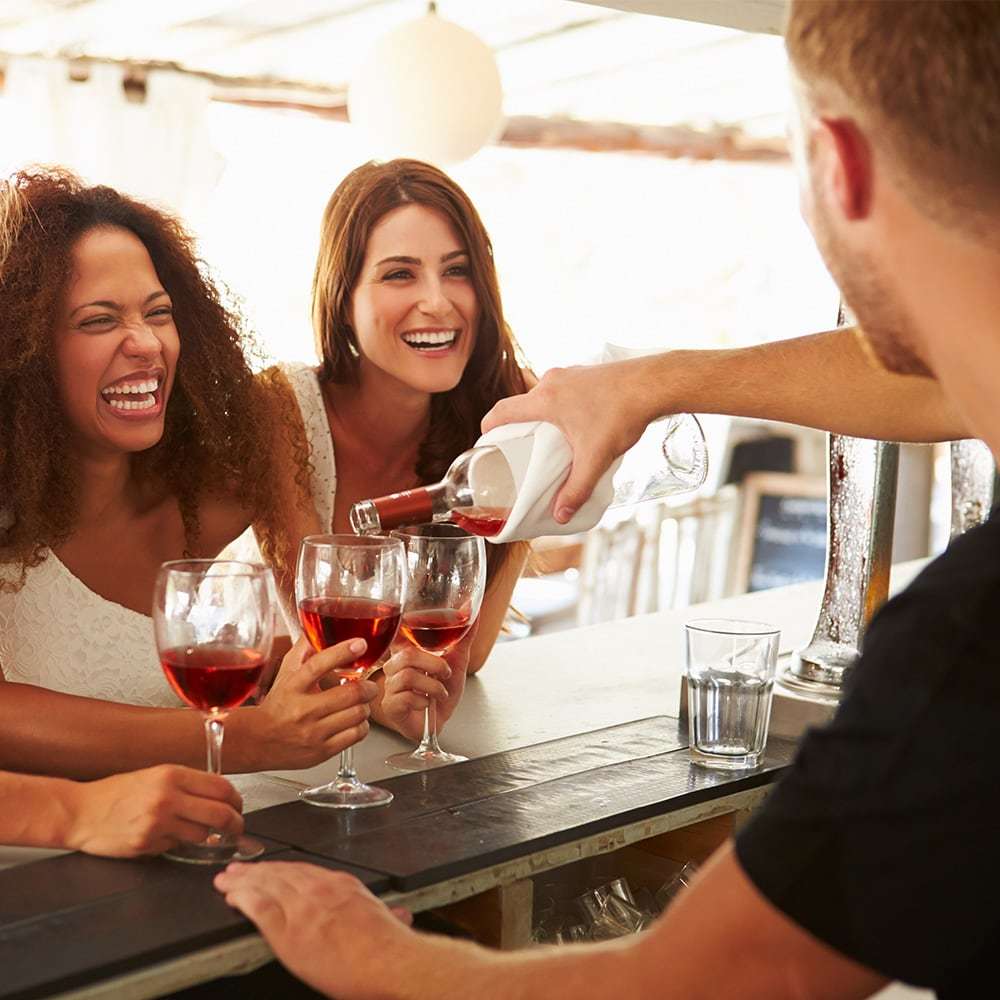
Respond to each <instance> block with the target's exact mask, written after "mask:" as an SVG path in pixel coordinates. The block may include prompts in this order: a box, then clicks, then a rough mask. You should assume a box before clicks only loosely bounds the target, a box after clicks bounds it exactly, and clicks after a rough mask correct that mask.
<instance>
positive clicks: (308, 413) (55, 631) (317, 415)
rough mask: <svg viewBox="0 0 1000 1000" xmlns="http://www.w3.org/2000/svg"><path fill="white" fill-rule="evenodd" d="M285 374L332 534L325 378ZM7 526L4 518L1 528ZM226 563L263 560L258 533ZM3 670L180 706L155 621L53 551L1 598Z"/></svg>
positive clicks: (294, 370)
mask: <svg viewBox="0 0 1000 1000" xmlns="http://www.w3.org/2000/svg"><path fill="white" fill-rule="evenodd" d="M282 369H283V371H284V372H285V375H286V376H287V377H288V380H289V382H290V383H291V386H292V389H293V390H294V392H295V398H296V401H297V402H298V404H299V409H300V411H301V413H302V420H303V423H304V425H305V431H306V439H307V441H308V444H309V457H310V460H311V462H312V475H311V481H310V484H309V486H310V491H311V493H312V498H313V504H314V505H315V507H316V512H317V514H318V515H319V517H320V521H321V523H322V524H323V525H324V527H326V528H329V526H330V525H331V524H332V523H333V497H334V491H335V489H336V483H337V470H336V465H335V464H334V457H333V438H332V436H331V434H330V426H329V423H328V422H327V419H326V410H325V408H324V406H323V393H322V392H321V391H320V387H319V379H318V378H317V376H316V371H315V369H313V368H311V367H309V366H307V365H303V364H297V365H283V366H282ZM0 515H2V512H0ZM4 523H5V522H4V521H3V518H2V516H0V527H3V525H4ZM220 558H226V559H244V560H247V561H249V562H260V561H262V559H261V554H260V548H259V546H258V545H257V540H256V538H255V537H254V534H253V530H252V529H250V528H248V529H247V530H246V531H245V532H244V533H243V534H242V535H240V537H239V538H237V539H236V540H235V541H233V542H231V543H230V544H229V545H227V546H226V548H225V549H224V550H223V552H221V553H220ZM151 599H152V598H151ZM282 603H283V602H282ZM282 612H283V616H284V618H285V619H286V625H287V627H288V630H289V632H290V633H291V634H292V635H293V636H296V637H297V636H298V635H299V634H300V630H299V625H298V620H297V616H296V615H295V614H294V611H293V609H291V608H286V607H282ZM0 668H2V669H3V674H4V676H5V677H6V678H7V680H9V681H19V682H21V683H24V684H36V685H38V686H39V687H44V688H48V689H50V690H52V691H63V692H65V693H67V694H76V695H82V696H85V697H88V698H101V699H103V700H105V701H116V702H122V703H125V704H131V705H154V706H175V705H180V704H181V701H180V699H179V698H178V697H177V696H176V695H175V694H174V692H173V690H172V689H171V688H170V685H169V684H168V683H167V680H166V678H165V677H164V675H163V671H162V669H161V668H160V664H159V660H158V658H157V655H156V645H155V641H154V639H153V620H152V618H150V617H149V616H148V615H142V614H139V613H138V612H136V611H132V610H130V609H129V608H126V607H123V606H122V605H121V604H115V603H114V602H113V601H108V600H106V599H105V598H103V597H101V596H100V595H99V594H96V593H94V591H92V590H91V589H90V588H89V587H87V585H86V584H84V583H83V581H81V580H79V579H77V577H75V576H74V575H73V574H72V573H71V572H70V571H69V569H68V568H67V567H66V566H65V565H64V564H63V563H62V562H61V561H60V560H59V559H58V558H57V557H56V556H55V555H54V554H53V553H51V552H49V553H48V556H47V558H46V559H45V561H44V562H43V563H42V564H41V565H40V566H37V567H35V568H34V569H30V570H28V576H27V580H26V581H25V584H24V587H22V588H21V590H19V591H18V592H17V593H16V594H8V593H3V592H0Z"/></svg>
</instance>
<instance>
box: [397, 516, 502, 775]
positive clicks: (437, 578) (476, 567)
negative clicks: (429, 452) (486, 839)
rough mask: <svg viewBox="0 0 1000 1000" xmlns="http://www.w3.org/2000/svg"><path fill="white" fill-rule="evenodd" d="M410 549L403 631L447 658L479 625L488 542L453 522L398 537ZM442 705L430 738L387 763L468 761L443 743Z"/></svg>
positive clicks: (433, 714)
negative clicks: (440, 737) (440, 728)
mask: <svg viewBox="0 0 1000 1000" xmlns="http://www.w3.org/2000/svg"><path fill="white" fill-rule="evenodd" d="M392 535H393V537H394V538H398V539H400V540H401V541H402V542H403V544H405V546H406V563H407V567H408V569H409V586H408V588H407V592H406V602H405V604H404V605H403V618H402V621H401V622H400V626H399V627H400V631H401V632H402V633H403V635H405V636H406V638H407V639H409V640H410V642H412V643H413V644H414V645H415V646H418V647H419V648H420V649H422V650H424V651H425V652H427V653H434V654H435V655H437V656H444V655H445V654H446V653H448V652H449V651H450V650H452V649H454V647H455V646H456V645H458V643H459V642H461V641H462V639H464V638H465V636H466V634H467V633H468V631H469V629H470V628H472V626H473V625H474V624H475V621H476V618H477V616H478V615H479V609H480V607H481V605H482V603H483V591H484V590H485V588H486V543H485V542H484V541H483V540H482V538H480V537H479V536H478V535H470V534H469V533H468V532H467V531H463V530H462V529H461V528H459V527H457V526H456V525H453V524H418V525H414V526H412V527H408V528H406V529H404V530H401V531H394V532H393V533H392ZM436 709H437V706H436V705H435V703H434V702H433V701H431V700H428V704H427V709H426V710H425V712H424V735H423V739H421V741H420V744H419V746H417V748H416V749H415V750H413V751H409V752H403V753H397V754H393V755H392V756H391V757H390V758H389V759H388V760H386V764H388V765H389V766H390V767H395V768H397V769H399V770H400V771H421V770H424V769H425V768H429V767H439V766H440V765H442V764H454V763H456V762H458V761H462V760H466V759H467V758H466V757H462V756H460V755H459V754H454V753H448V752H447V751H446V750H442V749H441V746H440V744H439V743H438V734H437V710H436Z"/></svg>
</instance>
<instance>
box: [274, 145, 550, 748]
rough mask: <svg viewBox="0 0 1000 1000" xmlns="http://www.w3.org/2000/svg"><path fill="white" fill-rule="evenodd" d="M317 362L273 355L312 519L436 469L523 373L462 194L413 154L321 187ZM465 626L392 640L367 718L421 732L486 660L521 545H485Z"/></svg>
mask: <svg viewBox="0 0 1000 1000" xmlns="http://www.w3.org/2000/svg"><path fill="white" fill-rule="evenodd" d="M313 326H314V330H315V335H316V343H317V348H318V353H319V355H320V357H321V359H322V363H321V364H320V366H319V367H318V368H309V367H306V366H297V367H289V368H287V369H286V372H287V375H288V378H289V380H290V382H291V384H292V387H293V389H294V391H295V394H296V397H297V399H298V403H299V408H300V410H301V414H302V418H303V423H304V425H305V430H306V436H307V438H308V441H309V447H310V457H311V462H312V489H311V492H312V497H313V503H314V505H315V513H316V518H317V520H318V524H319V525H320V526H321V530H323V531H330V530H333V531H337V532H341V531H349V530H350V526H349V521H348V515H349V513H350V509H351V506H352V505H353V504H354V503H356V502H357V501H358V500H362V499H365V498H368V497H376V496H383V495H385V494H387V493H393V492H397V491H399V490H405V489H410V488H411V487H414V486H417V485H421V484H426V483H433V482H436V481H437V480H439V479H440V478H441V477H442V476H443V475H444V473H445V471H446V470H447V468H448V466H449V465H450V464H451V462H452V461H453V460H454V459H455V458H456V457H457V456H458V455H460V454H461V453H462V452H463V451H465V450H466V449H467V448H470V447H472V445H473V444H474V443H475V442H476V439H477V438H478V437H479V433H480V432H479V423H480V420H481V419H482V418H483V416H484V415H485V413H486V412H487V411H488V410H489V409H490V408H491V407H492V406H493V404H494V403H496V402H497V401H498V400H500V399H502V398H504V397H505V396H512V395H515V394H517V393H522V392H525V391H526V390H527V389H528V388H529V387H530V385H531V384H533V383H534V379H533V378H532V376H531V373H530V372H529V371H528V370H527V368H526V367H524V366H522V364H521V363H519V360H518V349H517V345H516V343H515V342H514V338H513V336H512V334H511V332H510V329H509V328H508V326H507V324H506V322H505V321H504V317H503V308H502V305H501V301H500V291H499V286H498V281H497V274H496V268H495V266H494V262H493V248H492V245H491V243H490V238H489V235H488V234H487V232H486V228H485V227H484V225H483V223H482V220H481V219H480V217H479V214H478V213H477V211H476V209H475V207H474V206H473V204H472V202H471V201H470V200H469V197H468V195H466V193H465V192H464V191H463V190H462V189H461V188H460V187H459V186H458V185H457V184H456V183H455V182H454V181H453V180H452V179H451V178H450V177H448V176H447V174H444V173H442V171H440V170H438V169H437V168H436V167H432V166H430V165H429V164H426V163H421V162H419V161H417V160H405V159H403V160H392V161H390V162H388V163H366V164H364V165H363V166H361V167H358V168H357V169H356V170H354V171H352V172H351V173H350V174H349V175H348V176H347V177H346V178H345V179H344V180H343V181H342V182H341V183H340V185H339V186H338V187H337V189H336V190H335V191H334V192H333V194H332V196H331V197H330V201H329V203H328V204H327V207H326V211H325V213H324V215H323V223H322V231H321V236H320V250H319V257H318V260H317V264H316V272H315V277H314V280H313ZM487 551H488V566H487V572H488V575H487V590H486V596H485V599H484V602H483V608H482V611H481V613H480V616H479V623H478V628H477V630H476V632H475V634H474V635H473V636H471V637H470V639H469V640H468V641H466V642H463V643H462V644H460V646H459V647H457V649H456V650H455V651H453V653H452V654H450V655H449V657H448V663H447V664H446V663H445V662H444V661H443V660H442V659H441V658H440V657H436V656H431V655H430V654H426V653H422V652H421V651H420V650H418V649H417V648H416V647H414V646H408V645H407V644H406V643H405V642H400V643H397V646H396V650H397V652H396V654H395V655H394V656H393V657H392V658H391V659H390V660H389V661H388V662H387V663H386V664H385V665H384V668H383V671H382V672H381V673H380V674H378V675H376V679H377V681H378V684H379V695H378V698H377V699H376V702H375V704H374V706H373V715H374V718H375V719H376V720H377V721H379V722H381V723H383V724H385V725H387V726H390V727H391V728H394V729H397V730H398V731H400V732H402V733H404V734H405V735H407V736H410V737H411V738H417V737H419V736H420V735H421V733H422V729H423V717H424V708H425V707H426V705H427V698H428V697H431V698H434V699H435V701H436V702H437V707H438V719H439V722H442V723H443V722H444V721H445V720H446V719H447V718H448V716H449V715H450V714H451V712H452V711H453V709H454V708H455V706H456V705H457V703H458V700H459V698H460V697H461V694H462V689H463V687H464V683H465V677H466V674H467V673H473V672H475V671H476V670H478V669H479V668H480V667H481V666H482V664H483V662H484V660H485V659H486V657H487V655H488V653H489V651H490V649H491V648H492V646H493V643H494V642H495V641H496V637H497V634H498V633H499V631H500V626H501V623H502V621H503V618H504V615H505V613H506V611H507V607H508V605H509V603H510V597H511V592H512V590H513V588H514V584H515V583H516V581H517V579H518V577H519V576H520V573H521V570H522V568H523V566H524V560H525V556H526V552H527V547H526V546H525V545H524V544H515V545H504V546H494V545H488V546H487Z"/></svg>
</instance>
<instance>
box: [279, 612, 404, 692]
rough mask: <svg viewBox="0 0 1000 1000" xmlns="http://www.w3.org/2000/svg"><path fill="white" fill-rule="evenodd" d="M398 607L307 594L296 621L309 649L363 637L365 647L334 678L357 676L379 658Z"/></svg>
mask: <svg viewBox="0 0 1000 1000" xmlns="http://www.w3.org/2000/svg"><path fill="white" fill-rule="evenodd" d="M399 615H400V607H399V605H398V604H389V603H388V602H386V601H376V600H371V599H369V598H364V597H307V598H304V599H303V600H301V601H299V620H300V621H301V622H302V628H303V630H304V631H305V633H306V635H307V636H308V638H309V642H310V644H311V645H312V647H313V649H316V650H320V649H327V648H328V647H330V646H334V645H336V644H337V643H338V642H344V641H345V640H347V639H364V640H365V642H366V643H367V644H368V648H367V649H366V650H365V651H364V652H363V653H362V654H361V655H360V656H359V657H358V658H357V659H356V660H355V661H354V662H353V663H352V664H351V665H350V666H349V667H345V668H344V669H342V670H336V671H334V672H335V673H336V674H337V676H338V677H344V678H348V679H354V678H357V677H361V676H362V675H363V674H364V673H365V671H366V670H368V669H369V667H371V666H373V665H374V664H375V663H377V662H378V661H379V659H381V657H382V654H383V653H384V652H385V651H386V649H388V647H389V643H390V642H392V639H393V636H395V634H396V629H397V628H398V627H399Z"/></svg>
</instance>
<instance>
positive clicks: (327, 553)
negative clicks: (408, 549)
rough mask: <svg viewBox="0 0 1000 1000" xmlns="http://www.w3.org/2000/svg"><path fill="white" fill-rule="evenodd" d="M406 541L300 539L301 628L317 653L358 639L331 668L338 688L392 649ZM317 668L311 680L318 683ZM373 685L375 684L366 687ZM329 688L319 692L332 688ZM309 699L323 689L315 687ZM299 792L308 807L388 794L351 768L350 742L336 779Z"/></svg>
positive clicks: (357, 803) (343, 805) (351, 683)
mask: <svg viewBox="0 0 1000 1000" xmlns="http://www.w3.org/2000/svg"><path fill="white" fill-rule="evenodd" d="M406 587H407V575H406V561H405V552H404V549H403V544H402V542H400V541H399V540H398V539H395V538H373V537H366V538H358V537H357V536H355V535H338V534H332V535H309V536H307V537H306V538H304V539H303V540H302V544H301V546H300V548H299V558H298V564H297V567H296V572H295V596H296V600H297V602H298V609H299V620H300V621H301V622H302V628H303V630H304V631H305V633H306V636H307V637H308V639H309V642H310V643H311V644H312V646H313V648H314V649H315V650H316V651H317V652H321V651H323V650H326V649H327V648H329V647H332V646H335V645H337V644H346V645H348V647H349V648H351V649H354V648H359V649H360V647H356V645H355V644H356V643H358V642H359V641H361V640H363V642H362V643H361V644H362V645H363V647H364V648H363V649H361V650H360V651H359V652H357V653H356V654H353V656H352V660H351V662H349V663H344V664H342V665H341V666H339V667H338V668H335V671H334V672H335V673H336V674H337V675H338V676H339V677H340V684H341V687H355V686H358V685H361V684H365V683H368V682H365V681H364V680H363V679H362V678H363V677H364V674H365V671H367V670H368V669H369V668H370V667H372V666H374V665H375V664H376V663H377V662H378V661H379V660H380V659H381V657H382V654H383V653H385V651H386V650H387V649H388V648H389V645H390V643H391V642H392V640H393V638H394V637H395V635H396V629H397V628H398V627H399V618H400V613H401V612H402V605H403V601H404V600H405V597H406ZM319 676H320V674H319V673H317V674H316V675H315V677H314V678H313V679H314V680H316V681H317V682H318V680H319ZM371 686H372V687H374V685H371ZM332 693H333V692H324V696H325V695H326V694H332ZM313 697H314V698H319V697H320V695H319V694H317V693H315V692H313ZM299 797H300V798H301V799H303V800H304V801H306V802H309V803H310V804H311V805H316V806H326V807H330V808H340V809H359V808H363V807H366V806H380V805H386V804H388V803H389V802H391V801H392V794H391V793H390V792H388V791H386V790H385V789H384V788H375V787H373V786H371V785H366V784H364V783H363V782H362V781H360V780H359V779H358V776H357V773H356V772H355V770H354V758H353V753H352V751H351V748H350V747H349V746H348V747H347V748H346V749H345V750H344V751H343V752H342V753H341V755H340V769H339V771H338V772H337V776H336V778H335V779H334V780H333V781H331V782H329V783H328V784H326V785H320V786H318V787H316V788H308V789H306V790H305V791H303V792H300V793H299Z"/></svg>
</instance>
